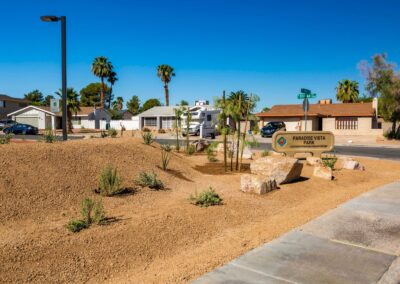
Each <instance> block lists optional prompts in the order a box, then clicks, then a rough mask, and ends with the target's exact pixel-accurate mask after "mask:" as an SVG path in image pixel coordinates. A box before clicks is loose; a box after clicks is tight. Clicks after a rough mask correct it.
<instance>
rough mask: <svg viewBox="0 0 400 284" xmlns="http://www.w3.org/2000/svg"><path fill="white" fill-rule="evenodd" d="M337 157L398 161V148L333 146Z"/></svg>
mask: <svg viewBox="0 0 400 284" xmlns="http://www.w3.org/2000/svg"><path fill="white" fill-rule="evenodd" d="M156 141H157V142H158V143H160V144H169V145H174V144H175V140H171V139H156ZM180 142H181V145H184V142H185V141H182V140H181V141H180ZM253 148H254V149H257V150H272V146H271V143H266V142H260V143H259V145H258V146H257V147H253ZM333 153H335V154H337V155H349V156H363V157H371V158H377V159H386V160H395V161H400V148H394V147H385V146H380V147H376V146H355V145H352V146H335V149H334V152H333Z"/></svg>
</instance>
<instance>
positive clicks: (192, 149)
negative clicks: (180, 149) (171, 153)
mask: <svg viewBox="0 0 400 284" xmlns="http://www.w3.org/2000/svg"><path fill="white" fill-rule="evenodd" d="M194 152H196V148H195V147H194V145H193V144H190V145H189V146H187V147H186V153H187V154H188V155H193V154H194Z"/></svg>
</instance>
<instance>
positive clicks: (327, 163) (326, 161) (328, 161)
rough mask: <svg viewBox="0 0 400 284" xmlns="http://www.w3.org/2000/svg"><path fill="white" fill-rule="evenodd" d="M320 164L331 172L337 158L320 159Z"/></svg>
mask: <svg viewBox="0 0 400 284" xmlns="http://www.w3.org/2000/svg"><path fill="white" fill-rule="evenodd" d="M321 160H322V163H323V164H324V166H325V167H327V168H331V169H332V170H333V168H334V167H335V164H336V162H337V158H336V157H333V158H322V159H321Z"/></svg>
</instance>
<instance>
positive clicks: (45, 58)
mask: <svg viewBox="0 0 400 284" xmlns="http://www.w3.org/2000/svg"><path fill="white" fill-rule="evenodd" d="M399 11H400V1H397V0H380V1H378V0H377V1H361V0H359V1H344V0H341V1H328V0H325V1H324V0H303V1H302V0H297V1H294V0H293V1H289V0H286V1H277V0H276V1H268V0H246V1H245V0H241V1H239V0H202V1H198V0H196V1H195V0H186V1H183V0H181V1H178V0H169V1H159V0H148V1H143V0H142V1H139V0H131V1H129V0H114V1H103V0H97V1H94V0H93V1H92V0H80V1H75V0H69V1H61V0H35V1H32V0H24V1H23V0H13V1H3V2H2V7H1V12H0V38H1V41H0V93H4V94H8V95H11V96H16V97H22V96H23V94H24V93H27V92H29V91H31V90H33V89H39V90H41V91H42V92H43V93H44V94H45V95H47V94H52V93H54V91H56V90H57V89H58V88H59V86H60V85H61V82H60V77H61V75H60V26H59V24H57V23H44V22H41V21H40V20H39V17H40V16H41V15H45V14H55V15H65V16H67V21H68V30H67V35H68V86H70V87H74V88H75V89H77V90H80V89H81V88H82V87H84V86H85V85H87V84H88V83H91V82H96V81H97V80H98V79H97V78H96V77H94V76H93V75H92V74H91V72H90V66H91V62H92V60H93V58H94V57H96V56H106V57H108V58H109V59H110V60H111V61H112V63H113V64H114V66H115V68H116V72H117V73H118V76H119V81H118V82H117V83H116V85H115V88H114V90H115V91H114V94H115V95H116V96H122V97H124V99H125V100H127V99H129V98H130V97H132V95H138V96H139V97H140V99H141V101H142V102H144V101H145V100H146V99H148V98H153V97H155V98H159V99H161V100H162V101H163V100H164V94H163V87H162V84H161V82H160V80H159V78H157V77H156V66H157V65H159V64H163V63H166V64H169V65H171V66H173V67H174V68H175V71H176V74H177V76H176V77H175V78H174V79H173V81H172V82H171V84H170V93H171V103H172V104H175V103H177V102H179V101H180V100H181V99H185V100H188V101H190V102H193V101H194V100H195V99H210V100H212V98H213V97H215V96H218V95H220V94H221V92H222V90H224V89H225V90H226V91H228V92H229V91H234V90H239V89H243V90H245V91H247V92H253V93H255V94H258V95H259V96H260V98H261V102H260V103H259V107H260V108H261V107H263V106H271V105H274V104H283V103H297V102H298V100H297V99H296V95H297V93H298V92H299V89H300V88H302V87H306V88H309V89H311V90H313V91H314V92H316V93H317V99H318V98H319V99H321V98H334V97H335V86H336V84H337V82H338V81H339V80H341V79H344V78H350V79H354V80H357V81H359V82H360V83H361V85H363V84H364V81H363V78H362V77H361V75H360V72H359V70H358V69H357V64H358V63H359V62H360V61H361V60H363V59H370V58H371V56H372V55H374V54H375V53H382V52H386V53H387V54H388V55H389V60H390V61H397V62H400V48H399V47H400V37H399V36H398V33H399V29H400V17H398V13H399ZM362 92H363V90H362Z"/></svg>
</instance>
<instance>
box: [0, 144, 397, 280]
mask: <svg viewBox="0 0 400 284" xmlns="http://www.w3.org/2000/svg"><path fill="white" fill-rule="evenodd" d="M0 153H1V156H0V236H1V237H0V262H1V263H2V265H1V266H0V282H2V283H9V282H28V281H30V282H36V283H49V282H57V283H59V282H63V283H71V282H90V283H98V282H116V283H121V282H132V283H176V282H177V283H181V282H189V281H190V280H193V279H195V278H196V277H198V276H200V275H202V274H204V273H206V272H208V271H210V270H212V269H214V268H216V267H218V266H220V265H222V264H224V263H226V262H228V261H230V260H232V259H233V258H235V257H237V256H239V255H240V254H242V253H244V252H246V251H248V250H250V249H252V248H254V247H256V246H258V245H260V244H262V243H264V242H267V241H270V240H272V239H274V238H276V237H278V236H280V235H281V234H283V233H285V232H287V231H288V230H290V229H292V228H295V227H297V226H300V225H302V224H304V223H306V222H307V221H309V220H311V219H313V218H315V217H317V216H319V215H321V214H323V213H324V212H326V211H327V210H329V209H332V208H335V207H336V206H338V205H339V204H341V203H343V202H345V201H346V200H348V199H351V198H353V197H355V196H357V195H359V194H361V193H363V192H365V191H369V190H371V189H373V188H375V187H377V186H379V185H383V184H386V183H389V182H392V181H394V180H396V179H398V178H399V173H400V163H396V162H388V161H381V160H369V159H361V158H357V160H359V161H360V162H361V163H362V164H363V165H364V166H365V169H366V170H365V171H348V170H340V171H334V176H335V180H333V181H327V180H323V179H318V178H316V177H312V172H313V169H312V167H310V166H307V165H304V167H303V170H302V179H301V181H298V182H294V183H290V184H286V185H281V186H280V189H278V190H275V191H272V192H270V193H268V194H266V195H253V194H246V193H243V192H241V191H240V190H239V189H240V175H239V174H229V173H228V174H225V173H224V172H223V167H222V163H221V162H220V160H221V157H218V159H219V161H218V162H216V163H209V162H208V161H207V157H206V155H204V154H195V155H193V156H188V155H186V154H181V153H179V154H175V153H173V154H172V158H171V162H170V164H169V170H168V171H163V170H162V169H161V167H160V165H161V160H160V159H161V158H160V157H161V152H160V150H159V146H158V145H157V144H154V143H153V144H152V145H144V144H143V143H142V141H141V140H140V139H137V138H116V139H111V138H106V139H89V140H81V141H69V142H66V143H55V144H45V143H29V144H12V143H11V144H9V145H0ZM108 164H112V165H113V166H116V167H117V169H118V171H119V173H120V175H121V177H122V179H123V181H122V184H123V186H124V187H126V188H133V189H134V190H132V191H131V192H130V193H129V194H125V195H120V196H113V197H100V196H99V195H97V194H96V193H95V192H94V190H95V189H96V188H97V186H98V180H99V175H100V172H101V171H102V169H103V168H104V167H105V166H106V165H108ZM243 168H244V171H245V172H246V171H248V168H249V167H248V165H247V166H245V167H243ZM153 170H154V172H155V173H156V174H157V176H158V178H160V179H161V180H162V181H163V183H164V184H165V187H166V189H165V190H160V191H152V190H149V189H148V188H145V187H144V188H142V187H138V186H137V185H136V184H135V182H134V181H135V179H136V178H137V176H138V174H139V172H140V171H153ZM209 186H212V187H213V188H214V189H215V190H216V191H217V193H218V194H219V195H220V196H221V197H222V198H223V205H220V206H212V207H207V208H202V207H197V206H194V205H193V204H191V203H190V202H189V200H188V198H189V196H190V194H194V193H195V192H201V191H203V190H205V189H207V188H208V187H209ZM85 197H91V198H93V199H96V200H98V199H101V200H102V201H103V205H104V208H105V211H106V214H107V216H110V217H113V221H112V222H110V223H108V224H106V225H102V226H97V225H96V226H93V227H91V228H89V229H86V230H83V231H81V232H79V233H71V232H69V231H68V230H67V229H66V224H67V223H68V222H69V221H70V220H71V219H74V218H76V217H77V216H79V211H80V203H81V201H82V200H83V199H84V198H85Z"/></svg>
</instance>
